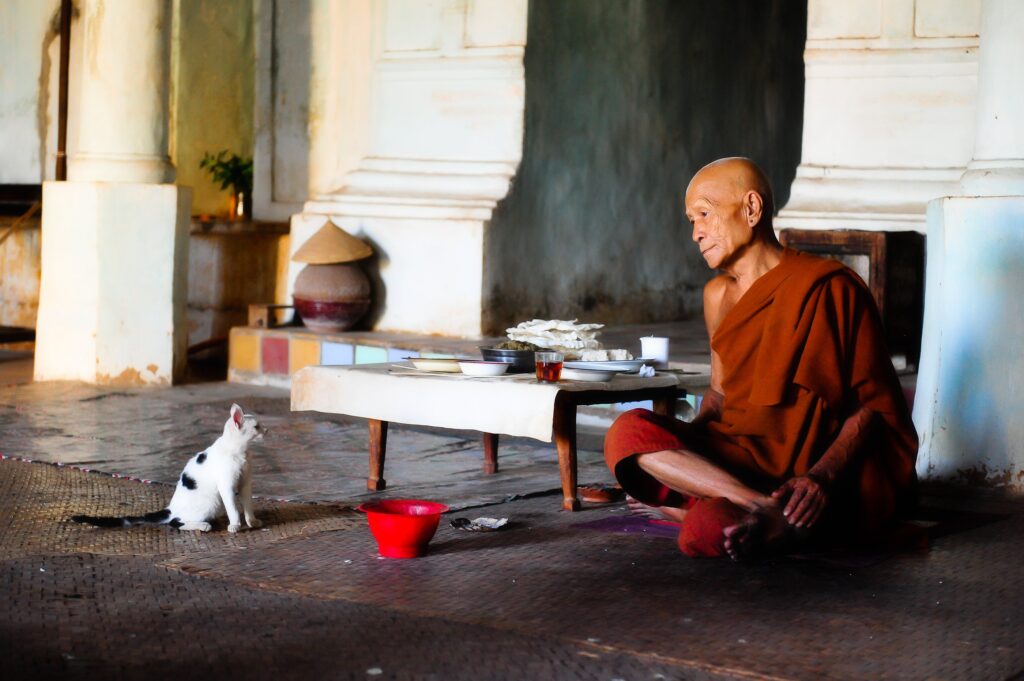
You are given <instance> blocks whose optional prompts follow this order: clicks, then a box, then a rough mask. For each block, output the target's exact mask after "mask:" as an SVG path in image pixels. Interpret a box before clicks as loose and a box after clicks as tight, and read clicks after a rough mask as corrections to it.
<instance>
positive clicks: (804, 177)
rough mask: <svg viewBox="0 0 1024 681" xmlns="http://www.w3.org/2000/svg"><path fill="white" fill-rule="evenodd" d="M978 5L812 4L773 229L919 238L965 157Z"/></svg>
mask: <svg viewBox="0 0 1024 681" xmlns="http://www.w3.org/2000/svg"><path fill="white" fill-rule="evenodd" d="M1010 2H1012V0H1010ZM979 3H980V0H928V1H927V2H925V1H923V0H921V1H918V2H916V3H915V2H914V0H809V2H808V6H807V44H806V49H805V51H804V62H805V65H806V67H805V73H806V81H805V89H804V119H803V145H802V151H801V160H800V166H799V167H798V168H797V171H796V178H795V179H794V180H793V185H792V189H791V191H790V196H789V201H788V202H787V204H786V205H785V206H784V207H783V208H782V210H780V211H779V216H778V219H777V220H776V222H775V225H776V227H777V228H780V229H781V228H796V229H865V230H884V231H908V230H912V231H924V228H925V210H926V209H925V206H926V204H927V203H928V201H930V200H931V199H934V198H936V197H940V196H948V195H949V194H951V193H955V192H956V191H957V190H958V187H959V185H958V182H959V180H960V176H961V175H962V174H963V172H964V168H965V167H966V166H967V163H968V162H969V161H970V160H971V151H972V145H973V143H974V113H975V112H974V99H975V88H976V79H977V68H978V66H977V45H978V37H977V35H978V21H979V19H978V17H979V12H980V7H979Z"/></svg>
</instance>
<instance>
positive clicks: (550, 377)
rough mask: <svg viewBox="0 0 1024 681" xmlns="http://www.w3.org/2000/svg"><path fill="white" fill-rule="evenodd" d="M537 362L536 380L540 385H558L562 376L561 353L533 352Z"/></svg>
mask: <svg viewBox="0 0 1024 681" xmlns="http://www.w3.org/2000/svg"><path fill="white" fill-rule="evenodd" d="M533 356H534V359H535V360H536V362H537V380H538V381H540V382H541V383H558V379H559V378H560V377H561V375H562V353H560V352H535V353H533Z"/></svg>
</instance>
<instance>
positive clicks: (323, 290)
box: [292, 262, 370, 332]
mask: <svg viewBox="0 0 1024 681" xmlns="http://www.w3.org/2000/svg"><path fill="white" fill-rule="evenodd" d="M292 297H293V298H294V300H295V309H296V310H298V313H299V316H300V317H302V323H303V324H305V325H306V327H308V328H309V329H310V330H312V331H318V332H331V331H344V330H346V329H350V328H352V327H353V326H354V325H355V324H356V322H358V321H359V319H360V318H361V317H362V316H363V315H364V314H366V311H367V310H368V309H369V308H370V280H369V278H367V276H366V273H365V272H363V270H362V268H361V267H360V266H359V265H358V264H357V263H354V262H350V263H340V264H336V265H306V266H305V267H304V268H303V269H302V271H301V272H299V276H298V277H296V279H295V292H294V293H293V295H292Z"/></svg>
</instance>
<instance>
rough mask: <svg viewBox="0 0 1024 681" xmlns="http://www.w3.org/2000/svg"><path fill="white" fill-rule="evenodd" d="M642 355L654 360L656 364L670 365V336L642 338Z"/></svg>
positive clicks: (660, 366)
mask: <svg viewBox="0 0 1024 681" xmlns="http://www.w3.org/2000/svg"><path fill="white" fill-rule="evenodd" d="M640 356H641V357H643V358H644V359H648V360H652V361H653V362H654V366H656V367H659V368H662V369H664V368H667V367H668V338H665V337H664V336H644V337H643V338H641V339H640Z"/></svg>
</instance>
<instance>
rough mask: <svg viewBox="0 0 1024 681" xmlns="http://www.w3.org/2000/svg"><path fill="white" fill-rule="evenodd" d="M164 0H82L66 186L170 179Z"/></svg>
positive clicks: (167, 35)
mask: <svg viewBox="0 0 1024 681" xmlns="http://www.w3.org/2000/svg"><path fill="white" fill-rule="evenodd" d="M170 4H171V3H170V0H142V1H141V2H139V1H137V0H136V1H134V2H133V1H130V0H129V1H127V2H126V1H125V0H86V2H84V3H83V6H82V19H81V21H82V22H83V26H82V35H83V37H84V40H85V44H84V45H83V55H82V57H83V58H82V62H83V68H82V71H81V73H79V74H78V78H80V79H81V82H80V85H81V98H80V101H79V103H78V121H79V137H78V150H77V153H75V155H74V156H72V158H71V160H70V163H69V165H68V179H70V180H72V181H89V180H97V181H107V182H140V183H144V184H162V183H165V182H173V181H174V167H173V166H172V165H171V162H170V158H169V157H168V155H167V129H168V112H169V106H170V102H169V97H168V94H169V92H170V87H169V84H170V36H171V12H170Z"/></svg>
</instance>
